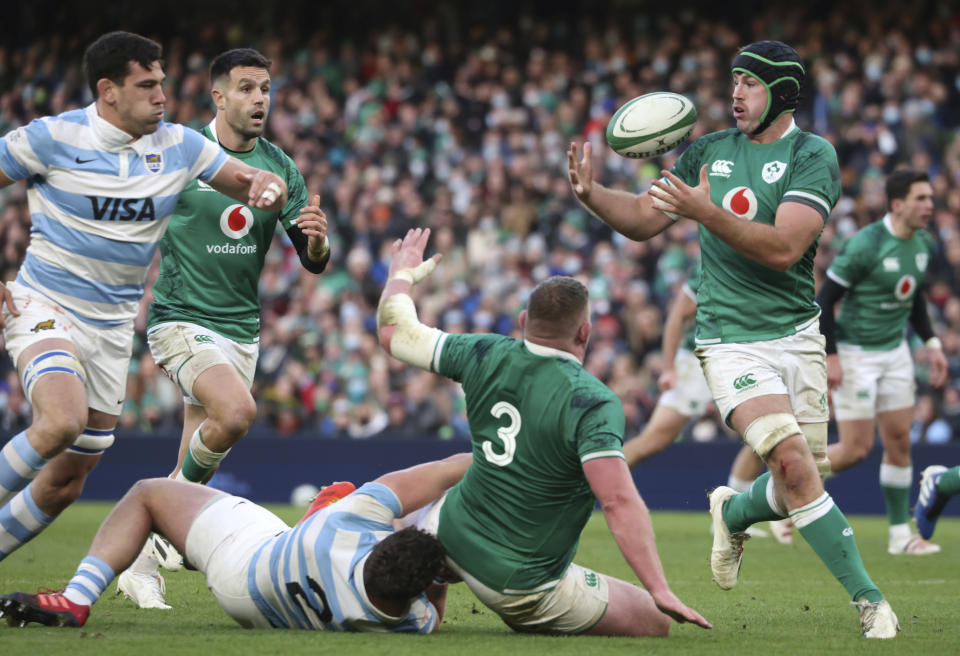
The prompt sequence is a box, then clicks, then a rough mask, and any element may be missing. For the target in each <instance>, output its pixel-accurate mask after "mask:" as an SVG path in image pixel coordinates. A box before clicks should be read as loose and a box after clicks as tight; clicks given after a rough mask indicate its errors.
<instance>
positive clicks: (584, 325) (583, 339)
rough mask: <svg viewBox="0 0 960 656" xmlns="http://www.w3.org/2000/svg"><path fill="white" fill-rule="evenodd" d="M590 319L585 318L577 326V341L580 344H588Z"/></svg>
mask: <svg viewBox="0 0 960 656" xmlns="http://www.w3.org/2000/svg"><path fill="white" fill-rule="evenodd" d="M590 328H591V326H590V319H589V318H587V319H584V320H583V321H582V322H581V323H580V325H579V326H577V338H576V341H577V343H578V344H586V343H587V342H589V341H590Z"/></svg>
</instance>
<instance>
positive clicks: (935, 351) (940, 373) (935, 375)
mask: <svg viewBox="0 0 960 656" xmlns="http://www.w3.org/2000/svg"><path fill="white" fill-rule="evenodd" d="M927 350H928V351H929V355H928V356H927V357H928V359H929V360H930V374H929V376H930V384H931V385H933V386H934V387H943V385H944V383H946V382H947V374H948V366H947V356H945V355H944V354H943V349H942V348H930V349H927Z"/></svg>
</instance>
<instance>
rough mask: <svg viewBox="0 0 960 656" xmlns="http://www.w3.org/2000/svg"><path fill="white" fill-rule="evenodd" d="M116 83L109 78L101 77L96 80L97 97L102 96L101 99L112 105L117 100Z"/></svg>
mask: <svg viewBox="0 0 960 656" xmlns="http://www.w3.org/2000/svg"><path fill="white" fill-rule="evenodd" d="M116 87H117V85H116V84H115V83H114V81H113V80H111V79H109V78H105V77H102V78H100V79H99V80H97V97H98V98H103V101H104V102H105V103H107V104H108V105H112V104H114V103H115V102H116V101H117V95H116Z"/></svg>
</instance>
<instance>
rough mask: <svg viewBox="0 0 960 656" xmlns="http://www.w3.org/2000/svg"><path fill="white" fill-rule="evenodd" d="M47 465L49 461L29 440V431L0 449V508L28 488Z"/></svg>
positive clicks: (14, 437)
mask: <svg viewBox="0 0 960 656" xmlns="http://www.w3.org/2000/svg"><path fill="white" fill-rule="evenodd" d="M46 464H47V459H46V458H44V457H43V456H41V455H40V454H39V453H37V450H36V449H34V448H33V445H31V444H30V441H29V440H28V439H27V431H23V432H22V433H17V434H16V435H14V436H13V439H11V440H10V441H9V442H7V443H6V445H4V447H3V449H0V507H2V506H5V505H7V502H9V501H10V499H12V498H13V497H14V495H15V494H16V493H17V492H19V491H20V490H22V489H23V488H25V487H27V486H28V485H29V484H30V481H32V480H33V479H34V477H36V475H37V472H39V471H40V470H41V469H43V466H44V465H46Z"/></svg>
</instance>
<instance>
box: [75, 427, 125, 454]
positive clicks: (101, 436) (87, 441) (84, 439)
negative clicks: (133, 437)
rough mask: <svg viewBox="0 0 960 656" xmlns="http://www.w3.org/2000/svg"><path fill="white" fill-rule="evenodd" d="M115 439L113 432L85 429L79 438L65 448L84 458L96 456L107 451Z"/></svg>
mask: <svg viewBox="0 0 960 656" xmlns="http://www.w3.org/2000/svg"><path fill="white" fill-rule="evenodd" d="M115 439H116V438H115V437H114V436H113V430H97V429H96V428H86V429H84V431H83V432H82V433H80V437H78V438H77V439H76V440H74V441H73V444H72V445H71V446H69V447H67V451H70V452H72V453H79V454H81V455H85V456H98V455H100V454H101V453H103V452H104V451H106V450H107V449H109V448H110V445H112V444H113V442H114V440H115Z"/></svg>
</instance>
